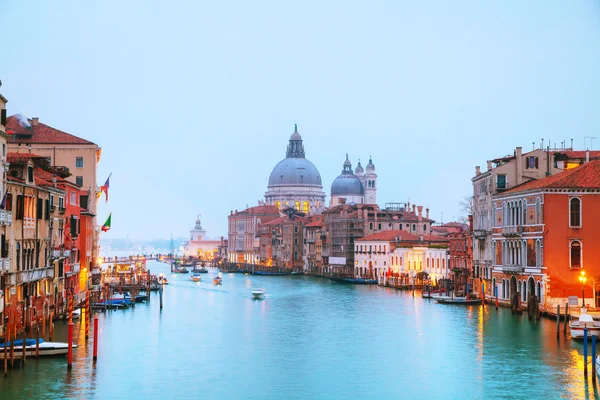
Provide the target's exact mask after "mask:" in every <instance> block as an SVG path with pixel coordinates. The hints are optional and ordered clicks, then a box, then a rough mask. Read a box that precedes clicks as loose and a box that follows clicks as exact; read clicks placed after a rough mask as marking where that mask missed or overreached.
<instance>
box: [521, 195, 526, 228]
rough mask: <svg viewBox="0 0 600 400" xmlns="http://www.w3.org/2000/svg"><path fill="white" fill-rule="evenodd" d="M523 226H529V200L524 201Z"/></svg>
mask: <svg viewBox="0 0 600 400" xmlns="http://www.w3.org/2000/svg"><path fill="white" fill-rule="evenodd" d="M521 225H527V200H523V218H522V219H521Z"/></svg>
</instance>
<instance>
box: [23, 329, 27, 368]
mask: <svg viewBox="0 0 600 400" xmlns="http://www.w3.org/2000/svg"><path fill="white" fill-rule="evenodd" d="M26 347H27V334H26V333H25V327H23V366H25V361H27V353H26V350H27V349H26Z"/></svg>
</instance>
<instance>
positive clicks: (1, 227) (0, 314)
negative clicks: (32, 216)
mask: <svg viewBox="0 0 600 400" xmlns="http://www.w3.org/2000/svg"><path fill="white" fill-rule="evenodd" d="M0 86H2V83H0ZM6 103H8V100H7V99H6V97H4V96H3V95H2V94H0V145H1V148H2V150H1V153H0V175H1V177H2V178H1V179H0V193H2V195H4V193H6V188H7V187H6V139H7V136H6ZM11 224H12V212H11V211H6V207H2V208H0V293H1V294H0V333H1V334H2V336H4V317H5V315H4V304H5V300H6V299H8V298H9V294H7V291H6V288H7V287H8V286H7V277H8V271H9V269H10V258H9V253H8V244H7V243H8V242H7V240H8V232H9V231H10V228H9V226H10V225H11ZM7 302H8V301H7Z"/></svg>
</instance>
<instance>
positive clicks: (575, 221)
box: [569, 197, 581, 228]
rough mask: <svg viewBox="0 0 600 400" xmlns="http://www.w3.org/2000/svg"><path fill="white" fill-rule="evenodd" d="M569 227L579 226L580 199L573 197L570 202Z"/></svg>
mask: <svg viewBox="0 0 600 400" xmlns="http://www.w3.org/2000/svg"><path fill="white" fill-rule="evenodd" d="M569 204H570V207H569V209H570V211H571V212H570V215H571V218H570V224H569V226H570V227H574V228H579V227H580V226H581V199H579V198H577V197H573V198H572V199H571V201H570V203H569Z"/></svg>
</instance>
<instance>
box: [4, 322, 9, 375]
mask: <svg viewBox="0 0 600 400" xmlns="http://www.w3.org/2000/svg"><path fill="white" fill-rule="evenodd" d="M6 338H8V340H10V329H9V328H8V324H7V319H4V339H6ZM4 376H8V347H6V340H5V344H4Z"/></svg>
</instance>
